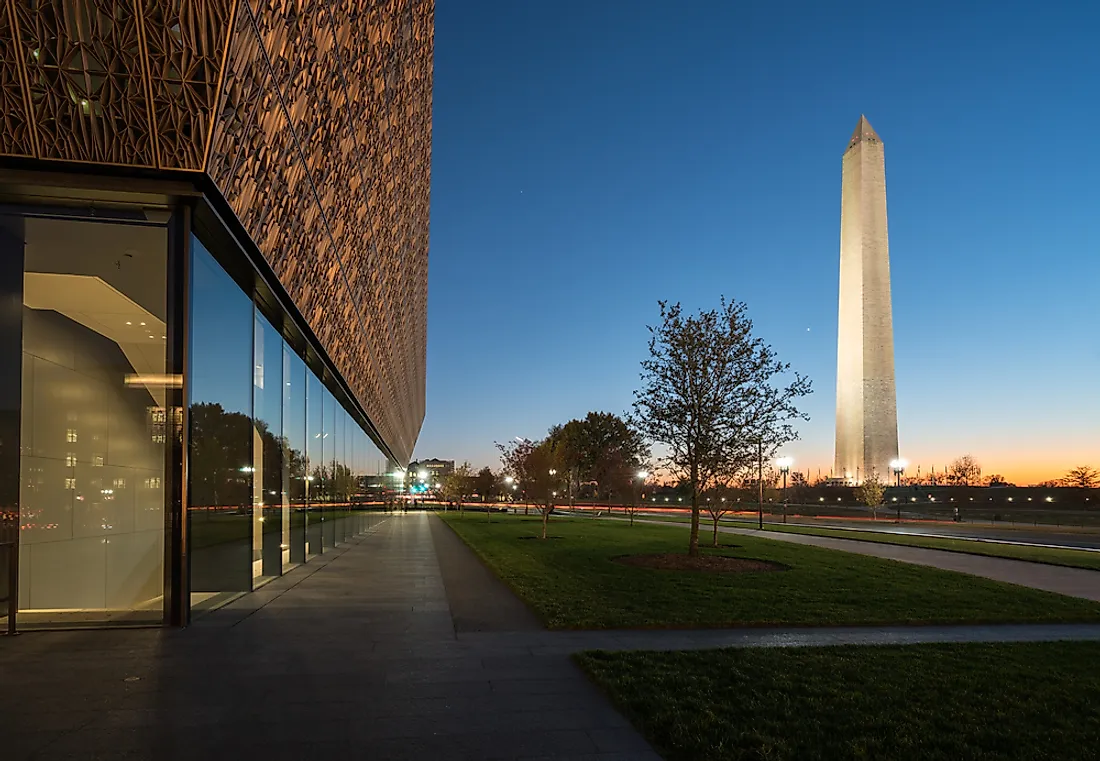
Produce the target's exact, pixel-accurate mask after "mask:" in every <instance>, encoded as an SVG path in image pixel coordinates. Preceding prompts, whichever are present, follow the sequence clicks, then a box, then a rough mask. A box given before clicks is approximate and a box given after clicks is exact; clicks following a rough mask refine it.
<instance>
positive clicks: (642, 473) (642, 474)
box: [630, 470, 649, 526]
mask: <svg viewBox="0 0 1100 761" xmlns="http://www.w3.org/2000/svg"><path fill="white" fill-rule="evenodd" d="M634 475H635V476H636V477H637V479H638V486H639V489H638V491H641V487H644V486H645V480H646V479H647V478H649V471H646V470H639V471H638V472H637V473H635V474H634ZM638 491H634V490H633V489H632V490H631V492H632V493H631V495H630V496H631V498H632V499H631V502H633V506H632V507H631V508H630V525H631V526H633V525H634V513H636V512H638Z"/></svg>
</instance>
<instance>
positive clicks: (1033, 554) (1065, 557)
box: [645, 516, 1100, 571]
mask: <svg viewBox="0 0 1100 761" xmlns="http://www.w3.org/2000/svg"><path fill="white" fill-rule="evenodd" d="M645 520H659V521H665V522H668V523H690V522H691V519H690V518H681V517H675V518H670V517H664V516H660V517H653V516H646V517H645ZM713 525H714V524H713V522H712V521H710V520H706V519H704V520H702V521H701V522H700V531H704V530H705V531H706V534H707V537H708V541H709V537H710V531H711V527H712V526H713ZM719 525H722V526H733V527H735V528H756V526H757V524H756V522H748V521H741V520H728V521H727V520H723V521H722V522H721V524H719ZM764 530H765V531H782V532H787V533H790V534H812V535H813V536H830V537H835V538H837V539H852V540H855V541H859V542H878V543H880V544H904V545H906V546H909V547H927V548H928V549H932V550H947V551H948V552H962V553H965V554H968V555H987V556H989V557H995V558H1008V559H1010V560H1029V561H1031V562H1033V563H1046V564H1048V565H1061V566H1068V567H1070V568H1088V569H1090V570H1093V571H1100V552H1085V551H1083V550H1070V549H1052V548H1049V547H1025V546H1021V545H1015V544H996V543H993V542H975V541H972V540H969V539H939V538H936V537H928V536H908V535H904V534H882V533H876V532H874V531H870V530H868V531H859V530H854V531H845V530H843V529H831V528H828V527H823V526H822V527H819V526H791V525H789V524H788V525H783V524H782V523H778V524H777V523H765V524H764Z"/></svg>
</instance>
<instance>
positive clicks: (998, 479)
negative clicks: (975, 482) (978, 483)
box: [985, 473, 1009, 486]
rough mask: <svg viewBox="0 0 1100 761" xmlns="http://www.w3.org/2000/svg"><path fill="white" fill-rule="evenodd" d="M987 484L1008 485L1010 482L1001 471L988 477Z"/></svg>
mask: <svg viewBox="0 0 1100 761" xmlns="http://www.w3.org/2000/svg"><path fill="white" fill-rule="evenodd" d="M985 485H986V486H1008V485H1009V484H1008V481H1006V480H1005V477H1004V476H1002V475H1001V474H999V473H994V474H993V475H991V476H990V477H989V478H987V479H986V480H985Z"/></svg>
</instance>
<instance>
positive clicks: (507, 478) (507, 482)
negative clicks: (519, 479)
mask: <svg viewBox="0 0 1100 761" xmlns="http://www.w3.org/2000/svg"><path fill="white" fill-rule="evenodd" d="M515 480H516V479H514V478H512V477H511V476H506V477H505V478H504V483H506V484H510V483H514V482H515Z"/></svg>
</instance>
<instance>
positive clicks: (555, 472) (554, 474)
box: [550, 468, 558, 476]
mask: <svg viewBox="0 0 1100 761" xmlns="http://www.w3.org/2000/svg"><path fill="white" fill-rule="evenodd" d="M557 474H558V471H556V470H554V469H553V468H550V475H552V476H556V475H557Z"/></svg>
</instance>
